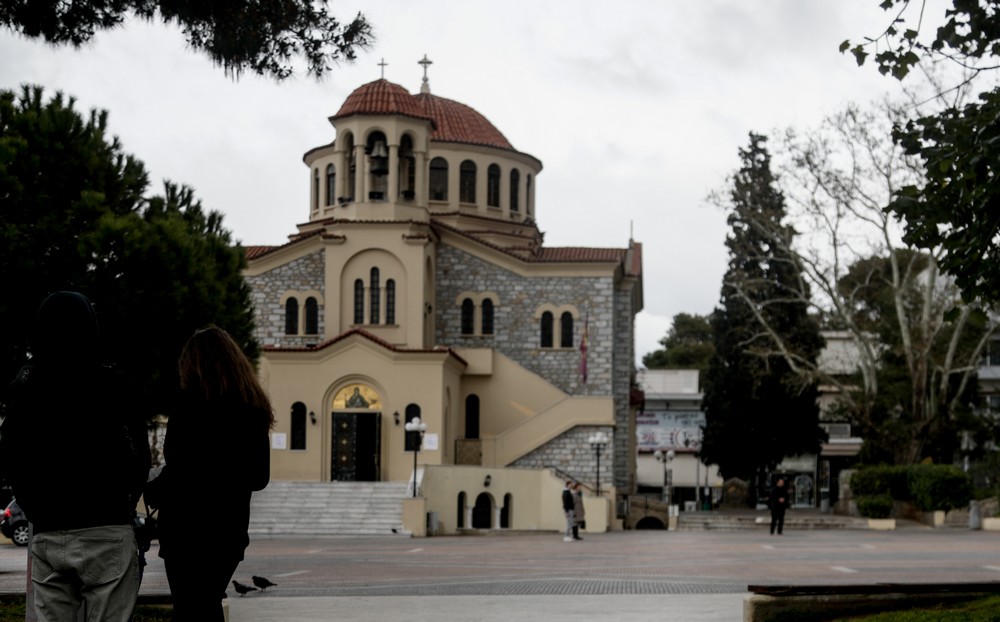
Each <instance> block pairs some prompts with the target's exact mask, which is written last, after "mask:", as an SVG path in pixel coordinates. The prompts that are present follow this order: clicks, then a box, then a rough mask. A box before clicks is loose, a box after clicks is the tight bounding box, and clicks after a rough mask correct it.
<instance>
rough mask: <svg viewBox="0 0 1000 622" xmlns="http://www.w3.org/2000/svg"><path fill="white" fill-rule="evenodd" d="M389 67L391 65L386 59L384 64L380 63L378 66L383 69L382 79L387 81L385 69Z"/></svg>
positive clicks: (383, 61) (383, 60)
mask: <svg viewBox="0 0 1000 622" xmlns="http://www.w3.org/2000/svg"><path fill="white" fill-rule="evenodd" d="M388 65H389V63H387V62H385V59H384V58H383V59H382V62H380V63H379V64H378V66H379V67H381V68H382V79H385V68H386V66H388Z"/></svg>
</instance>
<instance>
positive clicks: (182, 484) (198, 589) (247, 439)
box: [146, 326, 274, 622]
mask: <svg viewBox="0 0 1000 622" xmlns="http://www.w3.org/2000/svg"><path fill="white" fill-rule="evenodd" d="M178 371H179V377H180V397H179V400H178V403H177V405H176V407H175V408H174V409H173V411H172V412H170V413H169V418H168V421H167V435H166V439H165V441H164V446H163V457H164V461H165V465H164V466H163V469H162V470H161V472H160V475H159V477H157V478H156V479H154V480H153V482H151V484H150V485H149V486H147V493H146V499H147V501H148V502H149V503H150V504H151V505H153V506H155V507H158V508H159V521H158V538H159V544H160V549H159V555H160V557H162V558H163V564H164V569H165V570H166V573H167V582H168V583H169V585H170V595H171V600H172V601H173V619H174V620H176V621H178V622H181V621H186V620H198V621H203V620H204V621H216V620H218V621H221V620H223V619H224V614H223V610H222V599H223V598H225V595H226V588H227V587H228V585H229V581H230V580H231V579H232V577H233V573H234V572H235V571H236V567H237V566H238V565H239V563H240V562H241V561H242V560H243V555H244V551H245V550H246V548H247V546H249V544H250V538H249V536H248V534H247V529H248V526H249V523H250V496H251V493H252V492H253V491H255V490H263V489H264V487H265V486H267V484H268V481H269V479H270V455H271V453H270V452H271V450H270V442H269V437H268V431H269V430H270V428H271V427H272V426H273V425H274V413H273V412H272V409H271V402H270V399H269V398H268V396H267V394H266V393H265V392H264V389H263V387H262V386H261V385H260V382H259V381H258V380H257V376H256V374H255V372H254V369H253V365H252V364H251V362H250V360H249V359H248V358H247V357H246V355H245V354H244V353H243V351H242V350H241V349H240V347H239V345H237V343H236V342H235V341H234V340H233V338H232V337H230V335H229V334H228V333H227V332H226V331H224V330H222V329H221V328H218V327H215V326H210V327H208V328H205V329H202V330H198V331H196V332H195V333H194V334H193V335H192V336H191V337H190V338H189V339H188V341H187V344H185V346H184V350H183V351H182V353H181V356H180V360H179V362H178ZM219 516H221V517H224V520H222V521H218V520H215V519H212V520H211V521H208V522H210V523H211V528H210V531H209V532H206V521H207V517H219Z"/></svg>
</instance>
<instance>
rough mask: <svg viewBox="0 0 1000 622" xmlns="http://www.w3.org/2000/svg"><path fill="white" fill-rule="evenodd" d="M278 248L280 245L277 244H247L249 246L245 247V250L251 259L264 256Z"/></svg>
mask: <svg viewBox="0 0 1000 622" xmlns="http://www.w3.org/2000/svg"><path fill="white" fill-rule="evenodd" d="M276 248H278V247H277V246H247V247H245V248H244V250H245V251H246V253H247V259H248V260H251V259H257V258H258V257H262V256H264V255H266V254H268V253H270V252H271V251H273V250H274V249H276Z"/></svg>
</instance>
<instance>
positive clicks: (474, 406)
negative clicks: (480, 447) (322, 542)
mask: <svg viewBox="0 0 1000 622" xmlns="http://www.w3.org/2000/svg"><path fill="white" fill-rule="evenodd" d="M465 438H467V439H473V440H475V439H478V438H479V396H478V395H476V394H475V393H473V394H471V395H469V397H467V398H465Z"/></svg>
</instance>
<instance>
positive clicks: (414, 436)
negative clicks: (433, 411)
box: [404, 404, 420, 451]
mask: <svg viewBox="0 0 1000 622" xmlns="http://www.w3.org/2000/svg"><path fill="white" fill-rule="evenodd" d="M419 416H420V407H419V406H417V405H416V404H407V405H406V423H409V422H411V421H413V419H414V418H415V417H419ZM419 438H420V432H407V433H406V447H404V451H415V450H416V449H417V447H418V443H419V442H420V441H419V440H418V439H419Z"/></svg>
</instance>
